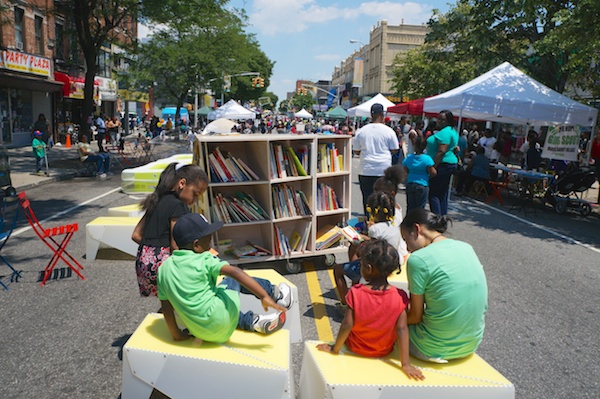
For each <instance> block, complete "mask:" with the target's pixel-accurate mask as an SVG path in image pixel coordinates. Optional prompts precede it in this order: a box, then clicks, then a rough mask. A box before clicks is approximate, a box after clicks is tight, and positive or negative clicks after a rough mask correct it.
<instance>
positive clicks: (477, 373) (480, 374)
mask: <svg viewBox="0 0 600 399" xmlns="http://www.w3.org/2000/svg"><path fill="white" fill-rule="evenodd" d="M319 343H320V342H319V341H307V342H305V344H304V357H303V360H302V371H301V374H300V388H299V398H300V399H314V398H325V399H353V398H356V399H370V398H373V399H375V398H377V399H392V398H394V399H395V398H410V399H431V398H446V399H451V398H456V399H481V398H485V399H514V397H515V388H514V386H513V384H512V383H511V382H510V381H508V380H507V379H506V378H504V377H503V376H502V374H500V373H499V372H498V371H496V370H495V369H494V368H493V367H492V366H490V365H489V364H488V363H486V362H485V361H484V360H483V359H482V358H481V357H479V356H477V355H476V354H474V355H471V356H469V357H467V358H465V359H461V360H453V361H450V362H449V363H448V364H434V363H427V362H423V361H420V360H417V359H415V358H412V357H411V363H412V364H413V365H414V366H417V367H419V368H420V369H421V370H422V371H423V374H424V375H425V380H423V381H415V380H410V379H409V378H408V377H406V375H405V374H404V373H403V372H402V370H401V364H400V360H399V359H400V357H399V353H398V349H395V350H394V351H393V352H392V353H391V354H390V355H388V356H386V357H384V358H366V357H362V356H358V355H356V354H353V353H352V352H349V351H348V350H347V349H346V348H344V350H343V351H342V352H340V354H338V355H332V354H331V353H327V352H321V351H319V350H318V349H317V348H316V346H317V344H319Z"/></svg>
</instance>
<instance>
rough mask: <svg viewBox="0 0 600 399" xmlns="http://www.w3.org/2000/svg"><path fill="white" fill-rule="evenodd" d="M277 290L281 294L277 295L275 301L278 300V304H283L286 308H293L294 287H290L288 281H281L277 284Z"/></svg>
mask: <svg viewBox="0 0 600 399" xmlns="http://www.w3.org/2000/svg"><path fill="white" fill-rule="evenodd" d="M277 290H278V291H279V295H278V296H277V300H276V301H275V302H277V304H278V305H280V306H283V307H284V308H286V309H289V308H291V307H292V304H293V303H294V297H293V295H292V287H290V286H289V285H287V284H286V283H280V284H279V285H278V286H277Z"/></svg>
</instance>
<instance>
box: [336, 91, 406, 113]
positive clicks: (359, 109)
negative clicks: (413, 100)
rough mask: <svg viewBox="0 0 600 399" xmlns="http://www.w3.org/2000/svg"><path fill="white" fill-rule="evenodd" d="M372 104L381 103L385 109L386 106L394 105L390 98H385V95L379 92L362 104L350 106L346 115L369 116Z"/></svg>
mask: <svg viewBox="0 0 600 399" xmlns="http://www.w3.org/2000/svg"><path fill="white" fill-rule="evenodd" d="M373 104H381V105H383V109H384V110H387V108H388V107H391V106H392V105H395V104H394V103H393V102H391V101H390V100H388V99H387V98H385V96H384V95H383V94H381V93H379V94H377V95H376V96H375V97H373V98H372V99H370V100H369V101H366V102H364V103H362V104H359V105H357V106H356V107H352V108H350V109H348V116H350V117H354V116H358V117H362V116H366V117H369V116H371V106H372V105H373Z"/></svg>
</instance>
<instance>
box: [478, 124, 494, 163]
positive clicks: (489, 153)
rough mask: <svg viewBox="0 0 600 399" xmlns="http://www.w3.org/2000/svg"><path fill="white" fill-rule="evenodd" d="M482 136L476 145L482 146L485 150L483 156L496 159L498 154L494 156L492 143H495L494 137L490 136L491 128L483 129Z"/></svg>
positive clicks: (491, 159)
mask: <svg viewBox="0 0 600 399" xmlns="http://www.w3.org/2000/svg"><path fill="white" fill-rule="evenodd" d="M483 134H484V136H483V137H482V138H480V139H479V141H477V145H478V146H480V147H483V149H484V150H485V156H486V157H487V158H488V159H489V160H490V161H493V160H496V161H497V160H498V156H496V157H494V155H495V154H494V152H496V153H498V151H494V144H496V138H495V137H492V129H485V130H484V131H483Z"/></svg>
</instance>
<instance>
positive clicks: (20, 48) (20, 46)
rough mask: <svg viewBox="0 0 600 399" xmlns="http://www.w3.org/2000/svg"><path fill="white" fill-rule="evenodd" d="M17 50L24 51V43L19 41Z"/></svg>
mask: <svg viewBox="0 0 600 399" xmlns="http://www.w3.org/2000/svg"><path fill="white" fill-rule="evenodd" d="M17 49H19V50H21V51H23V42H20V41H18V40H17Z"/></svg>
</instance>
